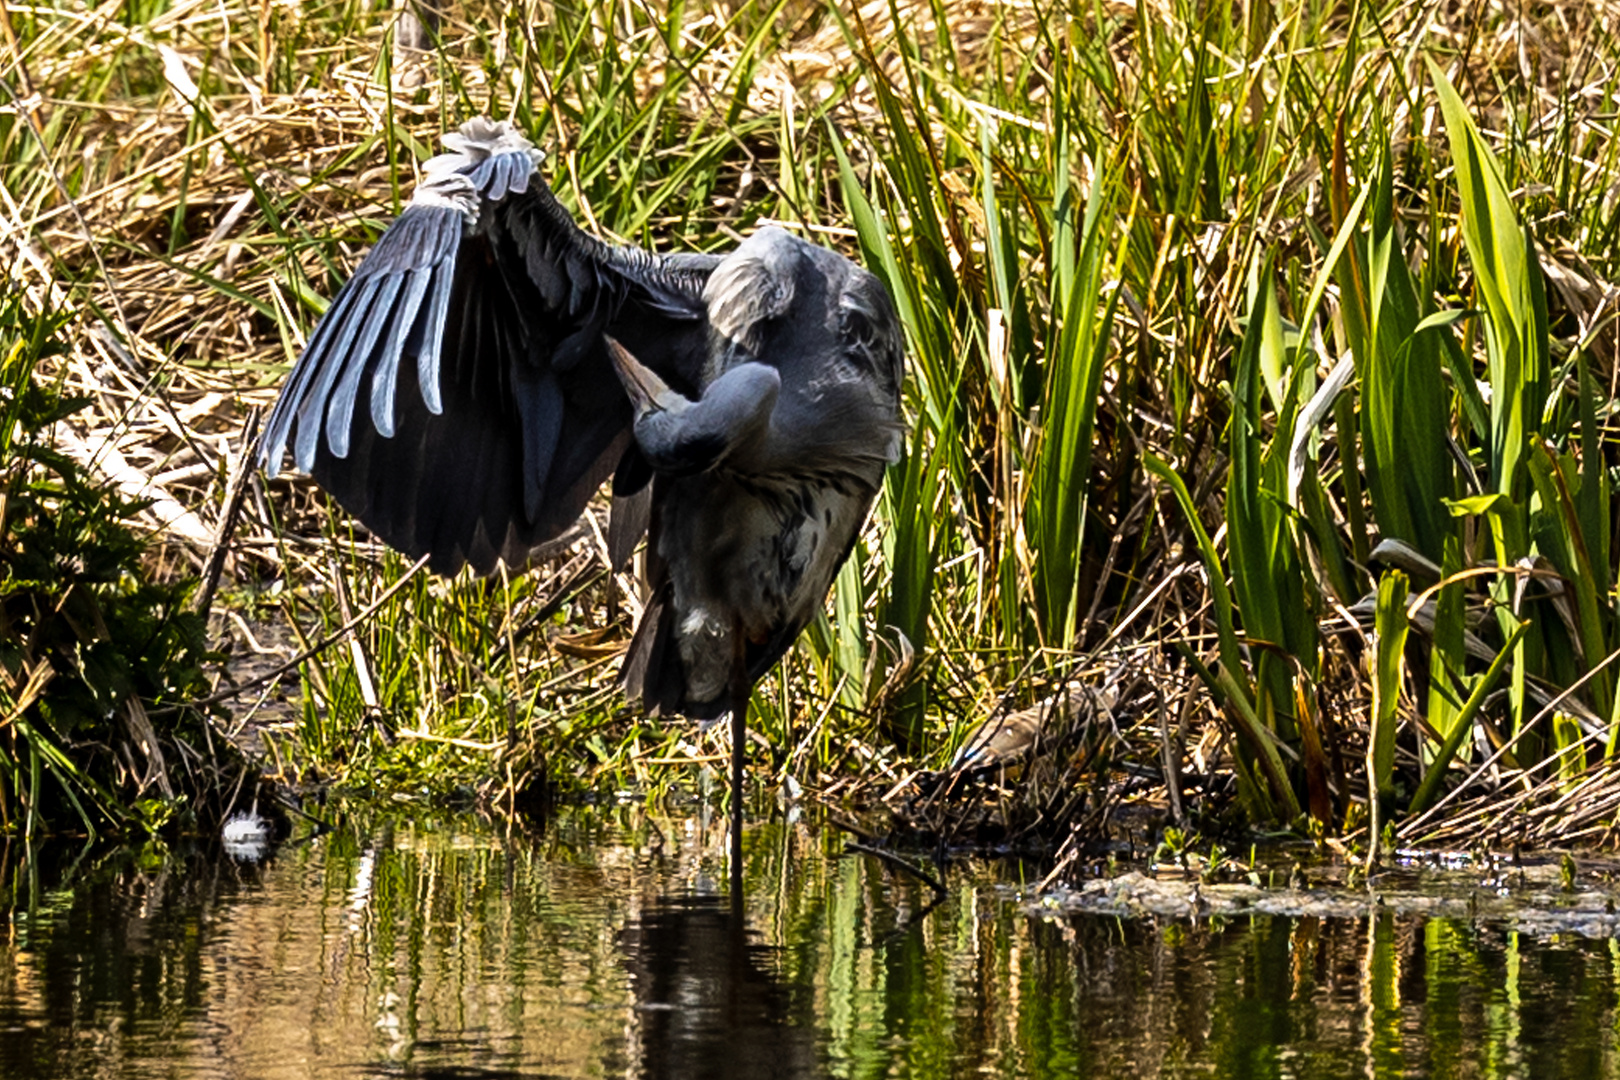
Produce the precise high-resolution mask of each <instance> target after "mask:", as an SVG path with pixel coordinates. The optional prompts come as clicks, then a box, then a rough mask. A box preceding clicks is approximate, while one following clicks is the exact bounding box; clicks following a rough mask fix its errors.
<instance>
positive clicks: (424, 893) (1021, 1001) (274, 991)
mask: <svg viewBox="0 0 1620 1080" xmlns="http://www.w3.org/2000/svg"><path fill="white" fill-rule="evenodd" d="M339 811H341V813H339ZM334 816H335V817H337V819H338V820H340V821H341V822H342V823H341V824H340V825H339V827H338V828H337V829H336V831H334V832H332V833H330V834H327V835H325V836H323V837H320V838H318V839H315V840H314V841H312V842H309V843H307V844H303V845H296V846H290V847H286V848H284V849H282V851H281V852H280V853H279V854H278V855H277V857H276V859H275V860H274V861H273V862H272V863H270V864H268V865H267V866H265V867H263V868H261V869H256V870H255V869H248V868H241V867H237V866H236V865H235V864H233V863H229V862H223V863H222V862H218V861H216V860H215V859H214V858H213V857H212V856H205V855H193V856H189V857H171V858H169V859H161V858H160V859H154V860H151V861H147V862H144V863H143V862H141V861H140V860H137V859H134V858H131V857H130V856H128V855H127V854H123V853H120V854H119V855H117V856H114V857H111V858H108V859H105V860H102V861H100V862H93V861H91V862H86V861H80V862H79V863H78V864H77V866H76V867H74V868H73V869H72V870H71V871H69V874H70V875H71V876H70V878H69V879H68V882H67V883H66V884H59V883H58V881H57V880H54V879H52V880H47V879H45V878H39V879H35V881H34V882H33V888H32V890H30V888H29V887H27V886H26V885H25V882H26V877H25V876H19V875H25V874H26V870H27V868H28V867H29V866H38V865H39V864H40V862H39V860H35V859H30V860H28V861H27V862H24V861H20V860H15V859H13V860H9V861H7V862H5V863H4V864H3V865H0V884H3V885H4V886H5V888H4V893H5V895H7V896H11V897H16V898H17V899H16V901H15V906H13V907H12V908H10V910H9V922H10V924H11V925H12V926H13V927H15V928H16V933H15V934H14V936H13V938H12V940H11V941H10V942H9V943H8V945H7V946H6V947H5V948H4V949H0V985H5V986H7V987H9V988H10V989H9V991H8V993H6V994H5V995H3V996H0V1018H3V1019H5V1021H6V1023H5V1024H3V1025H0V1065H3V1067H4V1068H5V1069H6V1072H5V1075H7V1076H8V1077H16V1078H18V1080H27V1078H31V1077H46V1076H49V1077H61V1076H77V1075H89V1072H88V1071H87V1070H86V1069H85V1068H84V1066H83V1065H81V1064H80V1063H82V1062H89V1061H90V1060H91V1059H90V1058H88V1057H85V1056H84V1055H86V1054H88V1053H89V1051H90V1049H92V1048H94V1049H95V1050H96V1051H97V1052H96V1054H95V1055H94V1063H93V1064H94V1068H96V1069H100V1070H106V1069H109V1068H112V1069H137V1070H138V1069H140V1068H142V1067H144V1066H143V1064H142V1063H144V1062H149V1061H152V1060H162V1061H164V1062H166V1063H168V1067H170V1068H181V1069H186V1070H188V1071H192V1070H195V1071H198V1072H200V1073H202V1074H205V1075H213V1073H214V1071H215V1070H218V1069H220V1068H222V1067H223V1066H221V1065H220V1064H219V1062H220V1061H221V1060H222V1058H223V1060H227V1061H229V1062H231V1063H232V1064H231V1066H230V1067H231V1068H234V1069H237V1070H240V1072H239V1074H242V1075H272V1074H280V1073H282V1072H289V1073H291V1074H294V1075H314V1074H321V1075H325V1074H326V1073H327V1072H329V1071H330V1070H332V1069H335V1068H348V1069H354V1070H365V1069H367V1068H381V1067H385V1066H387V1065H388V1063H390V1062H394V1063H397V1064H398V1067H411V1068H416V1069H423V1070H426V1069H429V1068H473V1067H482V1068H490V1069H493V1068H497V1067H507V1068H516V1069H520V1070H523V1071H525V1072H528V1073H541V1074H555V1075H569V1076H584V1075H593V1074H595V1073H597V1072H609V1073H612V1074H615V1075H618V1074H624V1073H635V1072H636V1071H637V1070H638V1069H645V1070H646V1071H648V1072H650V1073H656V1072H657V1065H658V1062H660V1061H663V1062H668V1061H671V1060H674V1059H676V1058H683V1059H691V1060H694V1061H698V1062H702V1061H709V1062H713V1061H716V1060H731V1061H738V1062H741V1061H745V1060H750V1059H751V1055H754V1054H756V1053H758V1052H759V1051H760V1050H761V1049H762V1048H767V1049H768V1048H769V1047H770V1046H773V1045H774V1046H776V1047H777V1048H778V1053H777V1055H776V1057H775V1059H774V1060H776V1061H778V1062H781V1063H782V1064H783V1067H784V1068H787V1067H788V1066H791V1065H793V1064H795V1063H796V1062H798V1061H801V1060H803V1059H804V1057H806V1056H807V1057H808V1059H809V1061H810V1062H811V1068H810V1070H809V1072H808V1075H815V1076H822V1075H833V1076H844V1075H869V1074H882V1075H897V1076H902V1077H918V1078H922V1077H934V1076H950V1075H973V1074H976V1073H983V1074H987V1075H996V1076H1031V1077H1044V1076H1054V1077H1055V1076H1066V1075H1084V1076H1097V1077H1115V1076H1118V1077H1127V1076H1128V1077H1135V1076H1142V1075H1147V1076H1160V1075H1179V1074H1181V1073H1182V1072H1186V1071H1196V1072H1213V1073H1215V1074H1218V1075H1245V1074H1248V1073H1249V1072H1256V1073H1259V1074H1263V1075H1269V1068H1270V1065H1268V1064H1267V1063H1275V1062H1277V1061H1279V1060H1287V1061H1288V1062H1290V1066H1289V1068H1290V1072H1291V1074H1292V1075H1297V1076H1301V1077H1307V1078H1310V1077H1338V1076H1343V1075H1345V1074H1346V1073H1347V1072H1354V1073H1356V1074H1357V1075H1361V1074H1366V1075H1373V1076H1402V1075H1410V1074H1412V1073H1414V1072H1430V1073H1432V1074H1435V1075H1465V1074H1472V1073H1473V1072H1476V1071H1485V1070H1486V1069H1487V1067H1488V1065H1489V1064H1490V1063H1491V1062H1504V1061H1505V1062H1510V1063H1515V1064H1514V1065H1513V1067H1512V1068H1510V1069H1508V1070H1507V1071H1508V1072H1509V1073H1511V1074H1512V1075H1534V1076H1571V1077H1574V1076H1582V1075H1600V1074H1601V1066H1599V1065H1597V1064H1595V1062H1594V1055H1598V1054H1601V1048H1602V1046H1603V1045H1604V1044H1603V1041H1602V1039H1603V1035H1604V1033H1605V1032H1606V1031H1608V1030H1610V1028H1611V1026H1612V1021H1613V1001H1612V993H1609V992H1608V990H1607V989H1606V988H1610V987H1612V978H1613V972H1614V968H1613V964H1614V959H1613V957H1612V955H1611V951H1610V950H1609V949H1608V947H1607V945H1606V944H1604V943H1603V942H1601V941H1583V940H1580V939H1573V940H1572V939H1568V938H1566V939H1563V940H1560V941H1550V940H1547V939H1534V938H1531V937H1528V936H1525V937H1520V936H1519V935H1515V934H1511V933H1507V932H1505V931H1504V930H1502V929H1501V928H1500V927H1499V926H1494V925H1492V924H1490V923H1488V922H1484V921H1476V920H1469V919H1459V920H1448V919H1430V920H1423V919H1421V918H1416V917H1411V916H1406V915H1399V914H1395V913H1391V912H1384V913H1381V914H1375V915H1374V916H1372V917H1371V918H1358V919H1338V918H1301V919H1288V918H1283V917H1278V916H1270V915H1258V916H1255V915H1249V916H1245V917H1243V918H1242V919H1237V920H1223V919H1221V918H1219V917H1210V916H1205V917H1201V918H1199V919H1196V920H1194V919H1188V918H1168V919H1164V920H1159V921H1152V920H1142V919H1132V918H1126V919H1117V918H1113V917H1108V918H1097V917H1078V918H1072V919H1071V918H1067V917H1049V918H1047V919H1035V918H1031V917H1029V916H1028V915H1027V914H1026V913H1025V912H1024V911H1023V910H1022V909H1021V908H1019V907H1017V906H1015V905H1013V904H1010V903H1007V902H1006V897H1005V894H1003V893H1000V892H999V891H998V890H996V889H994V888H992V887H991V886H990V884H989V882H988V881H986V880H984V879H979V880H977V881H975V879H974V877H973V875H972V874H971V873H965V874H963V875H962V876H961V877H960V878H959V879H958V880H957V881H956V887H955V892H954V893H953V895H952V898H951V899H950V900H949V901H948V902H947V903H946V904H945V905H943V906H941V907H939V908H937V909H935V911H934V912H933V913H932V914H931V915H929V916H927V917H925V918H923V919H921V920H919V921H916V922H911V921H910V919H911V916H912V914H913V913H914V912H915V911H916V910H917V909H918V908H919V907H921V906H922V905H923V904H924V903H925V902H926V900H927V893H926V890H925V889H923V888H921V887H919V886H917V885H916V884H915V883H914V882H911V881H909V880H907V879H904V878H897V877H895V876H894V875H892V874H889V873H887V872H885V870H884V868H883V867H882V865H881V864H880V863H878V862H877V861H876V860H871V859H861V858H840V857H839V856H838V851H839V844H840V837H839V836H837V835H836V834H831V833H822V832H819V831H816V830H815V829H814V828H812V827H808V826H805V825H791V826H790V825H786V824H783V823H774V824H770V825H763V826H760V827H758V828H756V829H753V830H751V831H750V832H749V833H748V836H747V838H746V841H747V842H746V845H745V847H746V859H747V868H746V871H747V872H746V877H747V887H748V904H747V915H746V918H747V927H746V929H747V933H746V935H744V936H743V937H742V938H741V940H740V942H739V939H738V937H737V935H736V934H735V925H734V924H732V923H731V922H730V921H729V919H730V909H729V904H727V903H726V901H725V898H724V897H720V896H716V895H715V894H714V893H713V892H712V886H711V885H710V884H708V883H709V882H714V881H721V880H724V878H725V872H724V863H723V859H724V842H723V839H722V834H721V833H720V832H718V831H717V832H715V833H714V834H713V835H712V837H706V836H705V835H704V833H703V830H702V827H701V824H700V823H699V822H696V821H688V820H683V819H679V818H668V817H656V818H655V817H650V816H648V815H646V814H645V813H643V812H641V811H639V810H630V809H615V810H579V811H571V812H568V813H566V814H564V815H562V816H561V817H560V818H559V819H558V820H557V822H556V823H555V824H554V826H553V827H552V828H551V829H550V830H549V831H547V832H545V833H544V834H541V835H538V836H532V837H514V836H510V835H503V834H501V833H498V832H493V831H491V830H490V829H489V828H488V827H487V825H486V824H484V823H480V822H478V821H476V820H473V819H470V818H465V819H439V820H432V821H429V820H421V821H410V820H405V819H398V818H390V817H387V816H383V815H378V814H375V813H374V812H372V811H370V810H368V809H366V808H363V807H361V808H354V807H347V808H339V807H334ZM43 861H44V862H45V863H49V862H50V861H51V860H50V859H49V858H46V859H45V860H43ZM30 895H32V896H33V897H34V898H35V899H34V900H32V901H30V899H29V897H30ZM897 931H898V932H897ZM737 950H740V951H737ZM735 958H740V961H741V962H740V963H737V964H735V965H733V964H732V963H730V961H731V960H732V959H735ZM1418 987H1421V991H1419V990H1418V989H1417V988H1418ZM728 1015H731V1016H740V1017H742V1018H743V1019H745V1020H747V1021H748V1022H749V1023H750V1024H751V1025H752V1027H751V1029H749V1030H745V1031H742V1032H736V1033H728V1032H727V1030H726V1028H725V1020H726V1017H727V1016H728ZM784 1026H785V1029H784ZM115 1031H116V1035H114V1032H115ZM706 1039H707V1040H711V1041H708V1042H705V1041H704V1040H706ZM24 1051H26V1053H25V1052H24ZM728 1054H729V1057H728V1056H727V1055H728ZM1581 1070H1587V1071H1581Z"/></svg>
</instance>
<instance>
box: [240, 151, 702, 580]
mask: <svg viewBox="0 0 1620 1080" xmlns="http://www.w3.org/2000/svg"><path fill="white" fill-rule="evenodd" d="M445 145H446V147H447V148H448V149H449V150H450V151H451V152H450V153H447V154H445V155H441V156H440V157H438V158H434V159H433V160H432V161H429V162H428V163H427V165H426V166H425V170H424V179H423V182H422V184H421V185H420V186H419V187H418V189H417V194H416V196H415V197H414V198H413V199H412V202H411V204H410V205H409V206H408V207H407V208H406V209H405V211H404V212H403V213H402V214H401V216H400V218H399V220H398V221H396V222H395V223H394V225H393V226H392V227H391V228H389V229H388V231H387V232H386V233H385V234H384V235H383V237H382V238H381V239H380V240H379V241H378V243H377V245H376V247H375V248H373V250H372V251H371V253H370V254H369V255H368V256H367V257H366V259H365V260H364V261H363V262H362V263H361V265H360V267H359V269H358V270H357V271H356V273H355V275H354V277H353V279H352V280H350V281H349V282H348V284H346V285H345V286H344V287H343V289H342V291H341V292H340V293H339V294H338V296H337V298H336V299H335V300H334V301H333V303H332V305H331V307H330V308H329V309H328V311H327V313H326V315H325V316H324V317H323V318H322V320H321V323H320V325H319V326H318V327H317V328H316V331H315V333H314V334H313V335H312V336H311V338H310V341H309V345H308V347H307V348H306V349H305V350H304V354H303V356H302V357H300V359H299V362H298V364H297V365H296V367H295V368H294V370H293V372H292V374H291V376H290V377H289V378H288V381H287V385H286V387H285V389H284V390H283V392H282V395H281V398H280V400H279V401H278V402H277V404H276V407H275V410H274V412H273V413H272V414H271V417H270V421H269V423H268V424H267V426H266V438H265V443H264V446H265V449H264V451H263V455H262V459H263V461H264V462H265V463H266V464H267V465H268V466H269V467H270V468H271V469H272V470H275V469H278V468H279V467H280V465H281V462H282V458H283V456H284V454H285V451H286V448H287V447H288V446H289V445H291V447H292V451H293V459H294V462H295V463H296V465H297V466H298V467H299V468H300V469H303V470H307V471H309V472H312V473H313V474H314V475H315V478H316V479H317V480H318V481H319V482H320V483H321V485H322V486H323V487H325V488H326V489H327V490H328V491H329V492H331V493H332V494H333V495H334V496H335V497H336V498H337V500H338V501H339V502H340V503H342V504H343V506H344V507H345V508H346V509H348V510H349V511H350V512H351V513H353V514H355V515H356V516H357V517H359V518H360V519H361V520H362V521H364V522H365V523H366V524H367V526H368V527H370V528H371V529H372V530H373V531H374V532H376V533H377V534H378V535H379V536H381V537H382V538H383V539H384V540H386V541H387V542H388V543H390V544H391V545H393V546H394V547H397V548H399V549H401V550H402V551H405V552H406V553H408V554H410V555H413V556H415V555H422V554H427V555H429V556H430V564H431V565H432V566H433V567H434V569H436V570H439V571H442V572H453V571H454V570H456V569H459V568H460V567H461V566H462V565H465V564H469V563H470V564H471V565H472V566H473V567H474V569H476V570H477V571H479V572H480V573H487V572H489V571H491V570H493V569H494V567H495V564H496V562H497V560H504V561H506V562H508V563H512V564H518V565H521V564H522V563H524V562H526V561H527V558H528V553H529V552H530V551H532V550H534V549H535V548H537V547H539V546H540V545H541V544H543V543H544V542H545V541H547V540H549V539H551V538H553V537H555V536H556V535H558V534H560V533H561V532H562V531H563V530H564V529H566V528H567V527H568V526H569V525H571V524H572V523H573V521H574V520H575V519H576V518H577V517H578V516H579V514H580V512H581V511H582V510H583V508H584V505H585V502H586V501H587V500H588V499H589V498H590V496H591V494H592V493H593V492H594V491H595V490H596V489H597V487H599V486H600V485H601V484H602V482H603V481H604V480H605V479H606V478H607V477H608V476H609V475H610V474H612V473H613V471H614V469H615V468H616V467H617V466H618V465H619V463H620V459H621V458H623V457H624V455H625V450H626V447H627V446H628V445H629V443H630V424H631V420H632V414H631V409H630V405H629V402H628V400H627V399H626V398H625V395H624V391H623V389H622V387H620V385H619V383H618V379H617V376H615V375H614V373H613V369H612V365H611V364H610V362H609V361H608V359H607V355H606V352H605V348H604V346H603V344H602V337H603V335H604V334H605V333H610V334H612V335H613V336H614V337H616V338H617V339H619V340H620V341H623V342H624V343H625V345H626V346H627V347H629V348H631V349H633V350H634V351H635V352H636V355H638V356H639V357H641V358H642V360H643V362H645V363H646V364H647V365H648V366H649V367H651V368H653V369H654V370H657V371H659V373H660V374H661V375H663V376H664V377H665V378H666V379H667V380H668V381H669V382H670V385H672V386H675V387H676V388H677V389H680V390H682V391H683V392H686V393H694V392H695V391H696V389H697V388H698V387H699V386H700V385H701V380H702V374H703V372H702V367H703V360H704V357H705V355H706V352H707V333H708V330H707V318H706V312H705V309H704V303H703V299H702V294H703V287H704V282H705V280H706V279H707V277H708V275H709V273H710V271H712V269H713V268H714V265H715V264H716V262H717V261H718V260H716V259H713V258H709V257H704V256H680V257H671V258H659V257H656V256H653V255H651V254H649V253H647V252H644V251H641V250H640V249H636V248H620V247H610V246H608V245H605V244H603V243H601V242H599V241H597V240H595V239H593V238H591V237H589V236H587V235H585V234H584V233H582V232H581V231H580V230H579V229H578V228H577V227H576V226H575V225H574V223H573V221H572V220H571V219H570V218H569V216H568V214H567V213H566V212H565V211H564V210H563V209H562V207H561V206H560V205H559V204H558V203H557V201H556V200H555V198H553V196H552V195H551V192H550V191H549V190H548V189H547V188H546V186H545V184H544V182H543V181H542V180H541V179H540V178H539V173H538V171H537V169H536V165H537V163H538V161H539V153H538V151H536V150H535V149H534V148H533V147H532V146H531V145H530V144H529V143H528V142H527V140H525V139H523V138H522V137H521V136H519V135H518V134H517V133H516V132H515V131H514V130H513V129H512V128H511V127H510V126H509V125H505V124H491V123H489V122H488V121H482V120H480V121H473V122H471V123H469V124H467V125H465V126H463V128H462V129H461V130H460V131H459V132H456V133H452V134H450V135H447V136H446V137H445ZM412 360H414V363H412V362H411V361H412ZM362 397H364V398H365V399H366V400H367V402H368V407H367V408H364V409H357V408H356V403H357V402H358V401H359V400H361V398H362ZM632 493H633V492H632V491H626V492H624V494H632Z"/></svg>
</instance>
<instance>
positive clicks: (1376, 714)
mask: <svg viewBox="0 0 1620 1080" xmlns="http://www.w3.org/2000/svg"><path fill="white" fill-rule="evenodd" d="M1406 594H1407V585H1406V575H1405V574H1404V573H1402V572H1401V571H1399V570H1390V571H1387V572H1386V573H1385V574H1384V575H1383V577H1381V578H1380V579H1379V581H1378V608H1377V611H1376V614H1375V615H1374V628H1375V631H1376V633H1377V642H1376V645H1375V647H1374V650H1375V652H1374V658H1375V668H1374V674H1373V697H1372V718H1371V725H1370V733H1369V735H1368V738H1367V790H1368V794H1369V798H1370V799H1371V800H1372V802H1373V803H1374V804H1375V810H1376V815H1375V818H1374V820H1375V821H1379V822H1383V821H1388V820H1390V815H1391V814H1392V813H1393V812H1394V809H1395V726H1396V724H1397V723H1398V722H1399V720H1400V714H1399V712H1398V706H1399V705H1400V700H1401V682H1402V675H1403V672H1404V670H1405V660H1404V654H1405V652H1406V637H1407V632H1408V629H1409V624H1408V623H1407V619H1406Z"/></svg>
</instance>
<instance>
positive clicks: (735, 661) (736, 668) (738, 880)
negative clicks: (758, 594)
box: [730, 619, 754, 916]
mask: <svg viewBox="0 0 1620 1080" xmlns="http://www.w3.org/2000/svg"><path fill="white" fill-rule="evenodd" d="M732 641H733V646H732V653H731V687H730V690H731V906H732V909H733V911H734V913H736V914H737V915H739V916H740V915H741V907H742V894H743V890H742V830H743V758H744V756H745V754H746V751H747V747H748V699H749V698H751V697H752V696H753V694H754V684H753V682H752V680H750V679H749V678H748V656H747V644H746V641H747V639H746V638H745V637H744V635H743V628H742V620H740V619H739V620H737V621H736V622H735V623H734V624H733V626H732Z"/></svg>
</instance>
